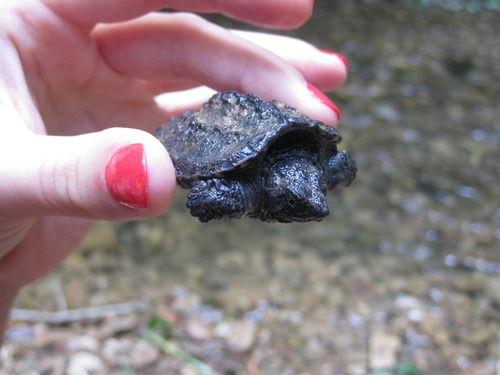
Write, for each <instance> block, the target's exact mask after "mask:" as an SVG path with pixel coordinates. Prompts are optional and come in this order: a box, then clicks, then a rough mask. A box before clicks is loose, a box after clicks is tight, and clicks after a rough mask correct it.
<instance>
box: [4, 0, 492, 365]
mask: <svg viewBox="0 0 500 375" xmlns="http://www.w3.org/2000/svg"><path fill="white" fill-rule="evenodd" d="M499 9H500V4H499V2H498V1H496V0H494V1H486V0H484V1H464V0H462V1H458V0H455V1H452V0H449V1H431V0H425V1H424V0H421V1H419V2H414V1H413V2H410V1H373V2H371V1H348V0H339V1H330V0H317V1H316V6H315V12H314V15H313V17H312V19H311V20H310V21H309V22H308V23H307V24H306V25H305V26H303V27H302V28H300V29H298V30H294V31H287V32H280V34H285V35H290V36H296V37H299V38H302V39H305V40H307V41H309V42H311V43H313V44H315V45H316V46H317V47H319V48H322V49H327V50H331V51H336V52H339V53H341V54H343V55H345V56H346V57H347V58H348V59H349V62H350V76H349V80H348V82H347V84H346V85H345V86H344V87H343V88H342V89H341V90H339V91H337V92H335V93H334V94H332V95H330V97H331V98H332V100H333V101H334V102H335V103H336V104H337V105H338V106H339V107H340V109H341V111H342V115H343V117H342V119H341V123H340V128H339V130H340V132H341V134H342V135H343V137H344V141H343V143H342V145H341V147H343V148H345V149H347V150H349V152H350V153H351V156H352V157H353V159H355V160H356V162H357V165H358V169H359V173H358V177H357V179H356V180H355V181H354V183H353V184H352V185H351V187H349V188H345V189H342V190H339V191H335V192H333V193H332V194H331V195H330V196H329V204H330V208H331V210H332V213H331V215H330V216H329V217H328V218H327V219H325V220H324V221H323V222H321V223H309V224H287V225H283V224H281V225H280V224H264V223H261V222H256V221H253V220H251V219H243V220H240V221H237V222H216V223H209V224H201V223H199V222H198V221H197V219H195V218H193V217H191V216H190V215H189V212H188V210H187V209H186V208H185V207H184V204H185V198H186V193H185V192H184V191H181V190H179V192H178V196H177V199H176V202H175V204H174V207H173V208H172V209H171V210H170V211H169V212H167V213H165V214H164V215H163V216H161V217H159V218H157V219H154V220H144V221H137V222H128V223H108V222H100V223H98V224H97V225H96V226H95V227H94V228H93V230H92V231H91V233H90V234H89V236H88V237H87V238H86V240H85V242H84V243H83V244H82V245H81V248H80V249H79V250H78V251H76V252H75V253H74V254H73V255H71V256H70V257H69V258H68V259H67V261H66V262H65V263H64V264H62V265H61V266H60V267H59V268H58V269H57V270H55V271H54V272H53V273H52V274H51V275H49V276H48V277H46V278H44V279H43V280H40V281H39V282H38V283H37V284H35V285H32V286H30V287H28V288H26V289H25V290H24V291H23V293H22V294H21V295H20V297H19V298H18V300H17V302H16V308H17V310H16V311H14V315H13V320H12V322H11V323H10V325H9V330H8V332H7V336H6V342H5V344H4V347H3V349H2V350H1V352H0V374H2V375H4V374H126V375H133V374H183V375H186V374H188V375H189V374H284V375H285V374H286V375H294V374H304V375H305V374H311V375H312V374H319V375H333V374H339V375H341V374H348V375H351V374H353V375H357V374H370V375H391V374H399V375H401V374H406V375H412V374H416V375H418V374H433V375H439V374H477V375H481V374H484V375H499V374H500V251H499V250H500V246H499V244H500V243H499V240H500V227H499V223H500V205H499V203H500V192H499V186H500V184H499V182H500V178H499V173H500V160H499V155H500V153H499V151H500V150H499V140H500V138H499V128H500V120H499V118H500V106H499V102H500V85H499V84H500V64H499V61H500V43H499V40H500V12H499ZM208 18H209V19H211V20H213V21H214V22H217V23H219V24H222V25H223V26H227V27H235V28H245V29H252V28H250V27H248V26H247V25H242V24H240V23H237V22H234V21H230V20H227V19H225V18H223V17H219V16H210V17H208ZM88 308H93V309H94V310H92V311H93V312H95V313H96V314H97V315H94V316H89V315H88V313H89V310H88ZM26 309H28V310H31V311H25V310H26ZM44 311H52V312H56V311H59V312H61V313H59V314H58V315H57V314H55V315H54V314H45V313H44ZM108 311H111V312H112V315H111V316H107V312H108Z"/></svg>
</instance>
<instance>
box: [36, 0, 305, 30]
mask: <svg viewBox="0 0 500 375" xmlns="http://www.w3.org/2000/svg"><path fill="white" fill-rule="evenodd" d="M44 3H45V5H46V6H48V7H49V8H50V9H51V10H52V11H54V12H55V13H56V14H58V15H59V16H61V17H62V18H63V19H65V20H67V21H69V22H71V23H72V24H75V25H78V26H80V27H83V28H93V27H94V26H95V25H96V24H98V23H113V22H123V21H127V20H130V19H132V18H136V17H139V16H142V15H144V14H147V13H150V12H154V11H157V10H159V9H162V8H171V9H176V10H183V11H192V12H201V13H222V14H224V15H226V16H228V17H231V18H234V19H237V20H240V21H244V22H247V23H251V24H255V25H258V26H265V27H273V28H283V29H286V28H293V27H298V26H300V25H301V24H303V23H304V22H305V21H306V20H307V19H308V18H309V17H310V16H311V13H312V8H313V4H314V0H273V1H269V0H253V1H248V0H45V1H44Z"/></svg>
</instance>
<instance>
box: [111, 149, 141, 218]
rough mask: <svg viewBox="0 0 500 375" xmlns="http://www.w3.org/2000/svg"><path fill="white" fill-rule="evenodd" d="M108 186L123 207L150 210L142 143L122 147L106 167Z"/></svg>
mask: <svg viewBox="0 0 500 375" xmlns="http://www.w3.org/2000/svg"><path fill="white" fill-rule="evenodd" d="M105 175H106V186H107V187H108V191H109V193H110V194H111V196H112V197H113V198H114V199H115V200H116V201H117V202H118V203H120V204H121V205H123V206H125V207H129V208H134V209H138V210H140V209H145V208H148V203H149V202H148V172H147V163H146V154H145V153H144V146H143V145H142V144H141V143H134V144H131V145H127V146H123V147H120V148H119V149H118V150H116V151H115V153H114V154H113V155H112V156H111V159H109V162H108V164H107V165H106V172H105Z"/></svg>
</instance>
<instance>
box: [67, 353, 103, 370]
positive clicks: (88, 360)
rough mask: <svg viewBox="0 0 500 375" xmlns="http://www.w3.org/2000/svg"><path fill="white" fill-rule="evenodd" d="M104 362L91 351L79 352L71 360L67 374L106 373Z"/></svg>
mask: <svg viewBox="0 0 500 375" xmlns="http://www.w3.org/2000/svg"><path fill="white" fill-rule="evenodd" d="M105 370H106V368H105V366H104V362H103V361H102V359H101V358H99V357H98V356H97V355H95V354H92V353H89V352H78V353H75V354H73V355H72V356H71V358H70V360H69V365H68V369H67V371H66V374H67V375H104V374H106V371H105Z"/></svg>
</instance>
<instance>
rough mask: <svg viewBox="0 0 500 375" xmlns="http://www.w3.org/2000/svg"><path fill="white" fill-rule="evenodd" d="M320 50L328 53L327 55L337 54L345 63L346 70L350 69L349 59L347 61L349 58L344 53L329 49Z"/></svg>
mask: <svg viewBox="0 0 500 375" xmlns="http://www.w3.org/2000/svg"><path fill="white" fill-rule="evenodd" d="M319 51H320V52H323V53H326V54H327V55H332V56H337V58H338V59H339V60H340V61H342V62H343V63H344V66H345V70H346V71H348V70H349V61H347V58H346V57H345V56H344V55H341V54H340V53H336V52H332V51H328V50H326V49H320V50H319Z"/></svg>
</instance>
